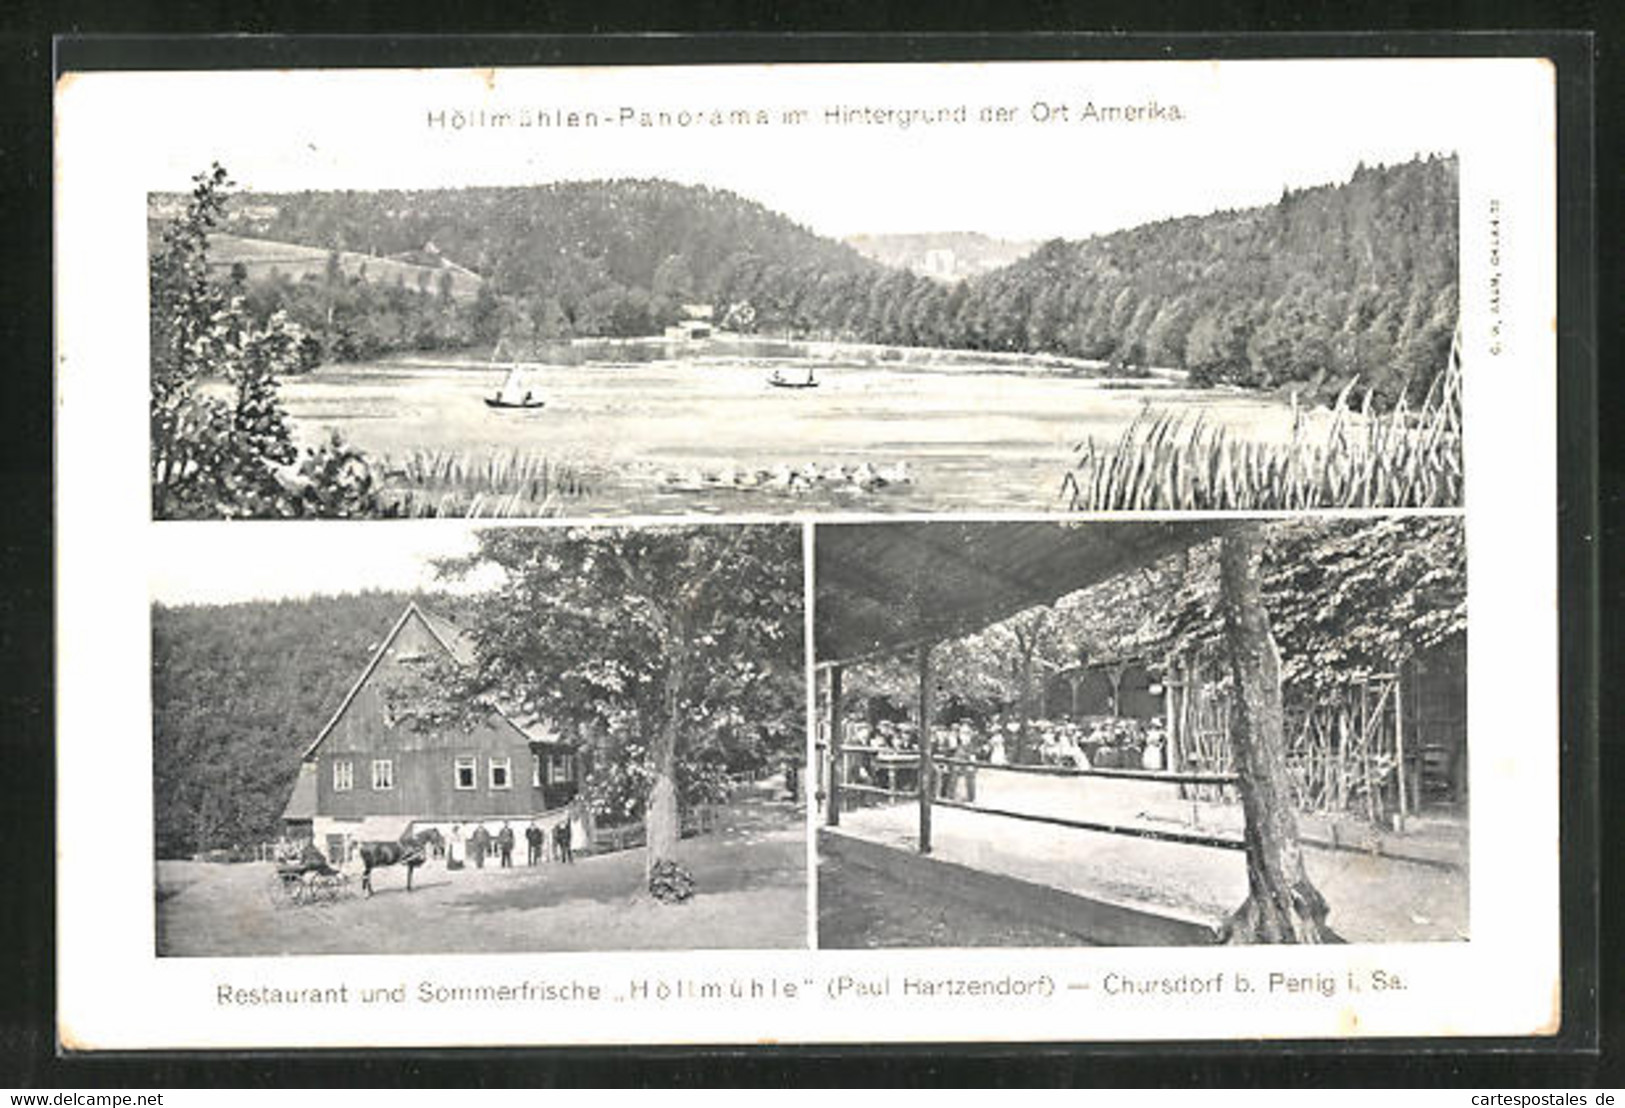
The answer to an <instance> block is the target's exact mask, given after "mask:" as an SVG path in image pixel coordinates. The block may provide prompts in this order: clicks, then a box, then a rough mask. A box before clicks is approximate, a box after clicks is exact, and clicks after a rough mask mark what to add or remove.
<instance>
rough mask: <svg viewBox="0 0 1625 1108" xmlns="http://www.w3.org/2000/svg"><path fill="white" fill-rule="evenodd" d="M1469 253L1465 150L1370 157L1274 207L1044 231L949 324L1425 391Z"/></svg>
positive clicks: (1227, 370) (1278, 380)
mask: <svg viewBox="0 0 1625 1108" xmlns="http://www.w3.org/2000/svg"><path fill="white" fill-rule="evenodd" d="M1457 254H1458V247H1457V164H1456V160H1455V159H1454V158H1440V157H1433V158H1427V159H1417V160H1414V161H1411V162H1408V163H1406V164H1403V165H1398V166H1392V167H1388V168H1368V167H1363V166H1362V167H1361V168H1359V169H1357V170H1356V171H1355V173H1354V175H1353V177H1352V179H1351V180H1350V181H1348V182H1347V183H1346V184H1341V185H1336V186H1331V185H1328V186H1323V187H1319V188H1311V189H1304V190H1301V191H1295V192H1294V191H1288V192H1286V193H1284V194H1283V195H1282V197H1281V199H1280V201H1279V202H1278V203H1276V204H1272V205H1270V206H1268V207H1264V208H1256V209H1249V210H1245V211H1233V212H1219V213H1215V214H1213V215H1207V216H1195V217H1190V218H1185V219H1175V220H1167V221H1165V222H1161V223H1153V224H1148V225H1146V226H1143V227H1136V228H1134V229H1132V230H1127V231H1119V232H1116V233H1114V234H1110V235H1104V236H1100V237H1098V238H1092V239H1086V240H1084V241H1081V242H1061V241H1055V242H1050V243H1047V244H1046V245H1044V246H1043V247H1041V248H1040V249H1039V250H1038V251H1036V252H1035V253H1034V254H1032V255H1031V256H1029V257H1027V258H1025V259H1023V260H1022V261H1020V262H1018V263H1016V264H1015V265H1012V266H1009V267H1007V268H1005V269H1002V270H999V271H997V272H995V273H992V274H989V275H988V276H987V277H985V278H983V279H981V280H979V281H976V282H974V283H972V284H971V286H970V288H969V292H968V295H966V296H965V297H964V299H963V301H962V302H960V303H958V304H955V305H953V307H954V313H953V318H954V324H953V326H955V327H956V328H957V330H958V331H959V332H960V333H959V335H958V336H957V337H959V338H961V339H962V340H963V341H965V342H966V344H967V345H973V346H986V347H990V348H993V349H1030V350H1045V351H1053V352H1057V353H1065V354H1072V355H1076V356H1079V357H1084V358H1111V359H1114V360H1117V361H1121V362H1124V363H1127V364H1131V365H1137V364H1150V365H1157V366H1173V367H1179V368H1184V369H1188V370H1190V372H1191V374H1192V376H1193V378H1195V379H1196V380H1197V381H1198V382H1204V383H1205V382H1229V383H1233V384H1238V385H1249V386H1256V387H1264V388H1271V387H1275V386H1278V385H1280V384H1282V383H1284V382H1289V381H1309V380H1314V379H1316V378H1320V377H1323V376H1324V377H1327V378H1347V377H1351V376H1354V375H1356V374H1358V375H1359V376H1360V378H1361V379H1362V384H1364V385H1366V386H1370V387H1375V388H1377V389H1378V392H1379V395H1382V396H1384V397H1386V398H1390V399H1391V398H1392V397H1393V396H1395V395H1397V393H1398V391H1399V390H1400V389H1401V388H1404V387H1407V386H1408V387H1409V389H1410V391H1411V393H1412V394H1413V397H1412V398H1413V399H1415V398H1416V395H1417V394H1419V393H1420V392H1422V391H1424V390H1425V387H1426V385H1427V384H1428V383H1429V382H1431V380H1432V378H1433V377H1434V376H1435V375H1436V374H1437V373H1438V372H1439V371H1440V370H1442V369H1443V367H1444V364H1445V360H1446V358H1447V356H1448V352H1449V349H1450V339H1451V335H1452V333H1453V331H1454V328H1455V323H1456V313H1457V302H1458V292H1457V288H1456V275H1457ZM916 314H925V315H929V314H930V309H928V308H922V309H920V310H919V312H918V313H916Z"/></svg>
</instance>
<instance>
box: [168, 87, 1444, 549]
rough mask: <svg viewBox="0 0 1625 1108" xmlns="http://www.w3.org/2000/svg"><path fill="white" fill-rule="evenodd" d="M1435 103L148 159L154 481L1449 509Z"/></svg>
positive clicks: (848, 504) (522, 506) (251, 491)
mask: <svg viewBox="0 0 1625 1108" xmlns="http://www.w3.org/2000/svg"><path fill="white" fill-rule="evenodd" d="M1277 91H1279V90H1278V89H1277ZM1311 92H1312V90H1310V89H1308V88H1307V86H1306V89H1305V95H1306V96H1310V95H1311ZM1327 110H1328V111H1330V110H1332V109H1330V108H1328V109H1327ZM1440 111H1441V113H1442V112H1443V111H1444V110H1443V109H1440ZM1444 118H1445V116H1444V115H1443V114H1439V115H1427V116H1426V118H1425V119H1424V120H1422V121H1420V122H1419V121H1414V120H1389V121H1388V123H1389V126H1388V127H1387V128H1386V129H1384V130H1383V131H1381V132H1380V133H1377V132H1372V131H1371V130H1370V128H1369V127H1365V126H1363V125H1362V126H1360V127H1355V126H1353V125H1351V127H1350V128H1348V129H1347V130H1348V132H1349V133H1348V135H1347V136H1346V137H1345V135H1344V133H1343V132H1342V131H1339V130H1338V129H1336V128H1332V127H1330V126H1329V125H1327V124H1325V123H1322V125H1321V126H1320V128H1319V130H1318V131H1317V133H1316V135H1315V136H1313V137H1312V139H1311V137H1310V136H1303V141H1301V142H1300V141H1294V140H1292V139H1290V138H1286V137H1283V136H1282V135H1280V134H1278V133H1276V132H1275V131H1273V130H1270V131H1268V132H1267V133H1266V134H1253V133H1251V131H1250V130H1248V131H1245V132H1244V131H1243V130H1242V129H1240V128H1238V127H1237V126H1236V125H1235V124H1233V123H1220V124H1213V125H1211V126H1210V125H1208V124H1206V123H1205V122H1203V121H1199V120H1189V121H1185V122H1175V123H1163V124H1150V123H1141V124H1128V123H1120V124H1109V123H1100V124H1097V125H1094V126H1093V129H1091V128H1090V125H1087V124H1076V125H1075V126H1077V127H1078V130H1076V131H1073V132H1064V133H1066V134H1074V135H1076V136H1077V137H1076V138H1075V140H1074V143H1073V144H1070V145H1069V144H1067V143H1062V142H1059V141H1057V140H1056V136H1058V135H1059V134H1062V133H1063V132H1055V131H1053V130H1052V131H1047V132H1040V131H1038V129H1037V128H1036V125H1031V124H1030V123H1029V126H1031V127H1032V128H1033V131H1034V133H1033V134H1032V135H1031V137H1024V136H1025V135H1026V132H1025V131H1020V130H1017V129H1015V128H1014V127H1013V126H1012V128H1010V129H1008V134H1009V136H1015V137H1005V138H1002V139H1001V140H1000V141H1001V142H1002V145H998V146H996V147H995V146H994V145H992V143H993V141H994V138H993V136H992V135H991V134H984V132H982V131H978V130H975V129H974V128H971V129H969V130H966V129H965V128H964V127H958V128H957V129H956V126H955V125H950V124H948V123H946V122H940V121H936V120H934V119H933V118H932V117H930V116H921V117H919V118H917V119H915V121H914V122H915V123H916V124H917V125H916V126H913V127H911V128H909V129H908V130H907V131H906V132H902V131H900V132H898V134H897V135H896V138H897V142H896V143H894V144H891V145H890V146H888V145H887V144H886V141H885V140H886V138H887V133H886V132H885V129H884V128H883V127H879V126H875V127H870V128H868V129H866V130H863V133H861V134H860V133H858V132H859V130H860V129H861V128H860V125H859V124H857V123H846V124H830V125H828V126H823V127H802V128H801V130H800V132H798V133H804V134H805V136H806V137H805V140H804V142H802V143H801V144H800V145H796V144H795V142H794V140H791V139H787V138H784V137H783V134H782V133H781V132H784V131H790V130H795V128H790V127H783V128H779V129H778V130H775V129H774V127H773V126H764V127H762V128H761V129H760V132H759V138H757V137H755V136H757V135H758V132H756V131H751V132H742V133H740V134H738V135H737V136H736V135H734V134H733V133H728V134H721V133H719V132H720V131H723V130H725V128H719V129H718V132H717V133H714V132H704V133H695V134H693V135H692V141H691V142H690V143H688V144H687V146H686V147H685V145H684V144H674V143H668V144H667V145H665V146H662V147H661V148H660V149H661V151H663V152H664V155H665V156H664V157H663V158H656V157H654V156H653V155H650V156H648V157H642V158H640V156H639V155H638V154H637V153H636V151H637V149H638V148H637V144H636V142H634V141H633V140H632V139H630V138H629V139H625V140H621V145H620V146H614V145H612V144H611V140H610V139H609V138H604V139H602V140H599V145H597V146H594V145H593V144H592V141H591V140H590V139H578V140H577V142H578V146H577V147H575V148H572V149H581V150H587V151H589V152H590V153H591V154H592V155H593V157H591V158H589V157H587V156H586V155H583V156H582V159H581V160H583V161H592V160H596V161H605V160H606V159H608V160H612V161H614V160H615V159H616V158H618V159H619V160H618V161H615V165H614V167H613V171H611V170H608V169H606V170H604V171H602V173H601V174H594V173H589V172H570V169H569V162H568V161H566V162H565V163H564V164H563V165H562V166H557V167H553V168H551V169H550V170H549V172H547V173H541V172H539V171H537V170H534V169H512V168H511V167H510V168H509V169H508V170H507V171H505V172H503V173H501V174H498V173H497V172H496V169H495V168H488V169H487V172H486V178H487V180H488V179H490V178H492V177H501V178H502V179H503V183H500V184H491V183H485V182H484V181H481V180H480V174H479V173H478V172H477V170H478V168H479V167H469V168H468V170H467V171H466V172H465V173H464V179H463V180H461V181H456V182H455V183H452V184H435V185H433V186H432V187H430V186H423V187H419V186H418V185H416V184H413V185H412V187H408V186H407V185H405V184H403V185H402V186H401V187H365V188H344V189H338V188H331V187H325V188H297V187H295V188H289V187H285V185H284V184H283V183H284V182H286V181H287V180H288V179H289V178H290V177H296V176H297V174H296V173H295V172H294V171H293V169H287V170H286V171H284V172H281V173H277V172H274V170H275V169H276V168H277V167H274V166H273V167H271V170H267V169H266V168H265V167H264V162H263V159H260V160H259V161H255V160H254V159H252V158H247V157H246V156H245V159H244V160H243V161H242V162H237V163H234V160H233V156H232V153H231V150H230V148H229V147H227V148H224V149H222V150H221V151H220V153H219V155H218V157H215V158H214V159H212V164H211V159H209V158H204V159H201V160H200V162H199V164H197V165H195V166H188V167H187V170H186V171H185V172H183V173H177V175H176V179H175V181H174V183H173V186H172V188H171V189H170V190H169V191H155V192H152V193H151V194H150V195H149V202H148V206H147V242H148V255H149V278H150V318H151V357H150V368H151V381H152V443H151V462H152V511H153V515H154V517H155V518H159V519H214V518H251V517H252V518H258V517H329V518H330V517H341V518H428V517H456V518H469V517H475V518H492V517H518V518H535V517H553V516H564V517H601V516H635V517H642V516H651V515H654V516H659V515H688V516H692V515H719V516H727V517H735V516H739V515H763V516H784V515H787V514H818V515H828V514H832V513H852V514H874V513H885V514H901V513H942V512H976V511H983V512H987V511H1023V512H1033V511H1039V512H1044V511H1060V512H1070V511H1100V510H1119V509H1176V510H1184V509H1190V510H1215V509H1217V510H1230V509H1234V510H1249V509H1251V510H1270V509H1300V508H1350V507H1356V508H1374V507H1407V508H1413V507H1430V506H1445V507H1456V506H1459V505H1460V504H1461V496H1462V461H1461V437H1462V389H1461V381H1462V374H1463V372H1464V369H1463V365H1462V360H1461V349H1460V342H1459V341H1458V328H1457V317H1458V308H1459V289H1458V269H1459V254H1460V250H1459V242H1458V238H1459V232H1458V223H1459V206H1460V201H1459V191H1460V182H1459V175H1460V165H1459V160H1458V157H1457V155H1456V153H1455V152H1454V146H1453V145H1452V144H1451V143H1450V142H1449V141H1448V138H1449V127H1448V125H1447V123H1446V122H1441V120H1442V119H1444ZM939 122H940V125H939ZM1023 122H1026V117H1025V116H1023ZM431 123H432V117H431ZM966 126H969V125H966ZM1151 126H1165V127H1167V128H1168V130H1166V131H1165V132H1158V133H1157V134H1155V135H1151V134H1150V133H1149V132H1147V131H1146V130H1145V128H1147V127H1151ZM1199 127H1200V128H1202V129H1201V130H1200V131H1199V132H1197V131H1194V130H1193V129H1196V128H1199ZM1112 128H1116V129H1115V130H1113V129H1112ZM1136 128H1138V129H1136ZM696 131H698V129H696ZM430 133H431V137H434V138H435V139H436V141H444V142H447V143H450V142H451V141H452V138H451V137H446V136H439V135H435V134H434V129H433V127H432V126H431V127H430ZM1193 136H1194V137H1193ZM682 137H688V136H682ZM464 139H465V136H458V137H457V140H458V141H464ZM466 141H469V142H472V141H475V140H474V139H473V138H467V139H466ZM492 141H494V139H493V140H492ZM559 141H561V142H562V141H565V140H564V139H563V138H561V139H559ZM639 141H643V140H641V139H640V140H639ZM647 141H651V142H652V141H653V140H652V139H650V140H647ZM751 141H759V142H761V143H764V144H768V145H765V146H763V147H762V150H763V151H784V152H787V154H788V156H787V157H786V159H785V160H784V161H783V162H782V163H781V162H778V161H775V160H774V159H773V158H772V157H769V156H768V155H767V154H766V153H752V152H751V148H750V147H749V145H748V144H749V143H750V142H751ZM983 141H986V142H988V143H989V146H988V150H989V157H990V158H992V157H994V156H995V155H994V154H993V153H992V152H993V151H994V150H997V151H998V152H999V154H1000V155H1002V154H1004V153H1006V152H1009V153H1011V154H1012V156H1014V157H1016V158H1017V159H1018V165H1019V166H1020V169H1021V170H1024V171H1025V172H1021V171H1016V172H1013V173H1010V174H1005V175H1003V176H999V175H996V174H994V175H992V177H991V178H990V171H989V168H988V167H987V166H983V165H979V164H975V157H974V155H973V154H971V153H970V152H971V151H974V150H975V149H976V147H977V144H978V143H980V142H983ZM1187 141H1189V142H1190V143H1191V150H1190V157H1191V158H1197V159H1201V158H1206V157H1208V156H1209V155H1208V152H1209V151H1211V149H1212V148H1213V146H1214V145H1215V144H1217V145H1219V146H1221V147H1223V148H1224V150H1225V154H1224V158H1223V163H1222V165H1214V166H1213V167H1212V172H1211V173H1208V174H1204V173H1192V172H1190V165H1189V164H1188V162H1189V159H1186V164H1184V168H1183V170H1180V169H1179V168H1178V166H1179V164H1180V158H1179V157H1178V153H1179V151H1180V150H1181V149H1182V148H1183V144H1184V143H1186V142H1187ZM582 144H584V145H582ZM687 147H691V149H689V148H687ZM453 148H454V147H452V146H448V147H447V149H453ZM1095 151H1099V152H1102V153H1103V154H1110V155H1111V160H1110V162H1109V169H1108V168H1106V166H1105V165H1101V164H1098V163H1097V162H1095V161H1094V160H1093V157H1094V152H1095ZM1142 153H1143V154H1144V155H1145V156H1140V155H1141V154H1142ZM611 155H613V156H614V157H613V158H612V157H611ZM448 160H449V159H448ZM510 160H511V159H510ZM407 170H410V171H411V173H410V174H408V172H407ZM187 173H191V174H195V176H194V177H193V179H192V180H191V182H190V184H189V183H188V181H187V179H186V174H187ZM237 175H240V179H239V176H237ZM400 175H401V176H403V177H406V176H410V177H411V178H412V179H413V180H414V181H417V180H428V179H431V178H433V179H434V180H437V181H443V180H444V179H445V178H446V177H447V176H448V173H447V172H440V173H438V174H432V173H430V171H428V170H427V169H425V168H424V167H422V166H420V165H409V166H406V167H404V168H403V170H402V172H401V174H400ZM267 179H269V181H270V182H271V184H269V185H268V184H262V183H260V182H261V181H263V180H267ZM1067 182H1073V184H1070V185H1068V184H1067Z"/></svg>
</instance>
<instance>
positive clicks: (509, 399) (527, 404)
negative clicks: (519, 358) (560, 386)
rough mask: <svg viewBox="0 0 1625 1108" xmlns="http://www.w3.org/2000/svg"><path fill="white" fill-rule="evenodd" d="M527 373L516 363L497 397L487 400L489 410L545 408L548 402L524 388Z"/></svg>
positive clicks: (490, 397) (486, 404) (487, 398)
mask: <svg viewBox="0 0 1625 1108" xmlns="http://www.w3.org/2000/svg"><path fill="white" fill-rule="evenodd" d="M524 375H525V371H524V369H523V368H521V367H520V366H519V364H518V363H517V362H516V363H514V365H513V366H512V368H510V369H509V370H508V378H507V380H505V381H503V382H502V387H501V388H500V389H498V390H497V393H496V395H495V396H487V397H486V398H485V406H486V407H487V408H545V407H546V406H547V401H546V399H544V398H543V397H541V396H539V395H537V394H536V393H535V392H533V391H532V390H530V389H528V388H525V387H524V381H523V378H524Z"/></svg>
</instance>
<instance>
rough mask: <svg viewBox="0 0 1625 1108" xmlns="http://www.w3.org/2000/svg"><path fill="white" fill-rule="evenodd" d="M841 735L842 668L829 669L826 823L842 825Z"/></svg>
mask: <svg viewBox="0 0 1625 1108" xmlns="http://www.w3.org/2000/svg"><path fill="white" fill-rule="evenodd" d="M843 738H844V736H843V735H842V734H841V667H840V666H830V667H829V785H828V790H829V809H828V812H827V814H826V816H825V819H824V822H826V823H828V824H829V825H830V826H831V827H839V826H840V825H841V778H842V776H844V775H845V772H846V752H845V751H844V750H843V749H842V740H843Z"/></svg>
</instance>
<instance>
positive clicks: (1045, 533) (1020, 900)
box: [815, 515, 1471, 949]
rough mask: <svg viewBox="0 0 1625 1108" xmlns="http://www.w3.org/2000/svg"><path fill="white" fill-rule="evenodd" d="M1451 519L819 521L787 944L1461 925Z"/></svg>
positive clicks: (1460, 634)
mask: <svg viewBox="0 0 1625 1108" xmlns="http://www.w3.org/2000/svg"><path fill="white" fill-rule="evenodd" d="M1463 532H1464V529H1463V525H1462V520H1461V519H1460V518H1458V517H1454V516H1422V515H1410V516H1405V517H1398V518H1380V517H1379V518H1364V519H1324V518H1310V517H1305V518H1288V519H1281V518H1276V519H1271V520H1267V521H1259V520H1253V519H1245V518H1237V517H1217V518H1209V519H1205V520H1191V521H1132V522H1130V521H1122V522H1119V521H1110V522H1108V521H1091V522H1087V523H1079V524H1071V525H1067V524H1058V523H1053V522H997V523H991V522H989V523H983V522H963V523H961V522H948V521H937V522H901V521H900V522H896V523H889V522H885V523H869V524H847V525H840V524H836V525H824V524H819V525H818V526H817V535H816V538H817V546H816V572H817V593H816V608H815V611H816V627H815V632H816V644H817V645H816V659H815V660H816V663H817V670H818V689H819V691H818V706H817V711H818V718H819V723H818V735H817V744H818V751H819V761H818V786H817V792H818V798H819V804H820V812H821V818H820V820H819V823H820V827H819V832H818V939H819V946H820V947H822V948H833V949H863V948H875V947H985V946H1034V947H1038V946H1210V945H1215V944H1249V943H1283V942H1293V943H1339V942H1348V943H1417V942H1444V943H1450V942H1462V941H1466V940H1467V939H1469V937H1470V934H1471V929H1470V920H1469V834H1468V832H1469V823H1470V821H1469V794H1468V784H1469V773H1468V750H1469V743H1468V732H1467V666H1466V662H1467V607H1466V550H1465V536H1464V533H1463Z"/></svg>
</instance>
